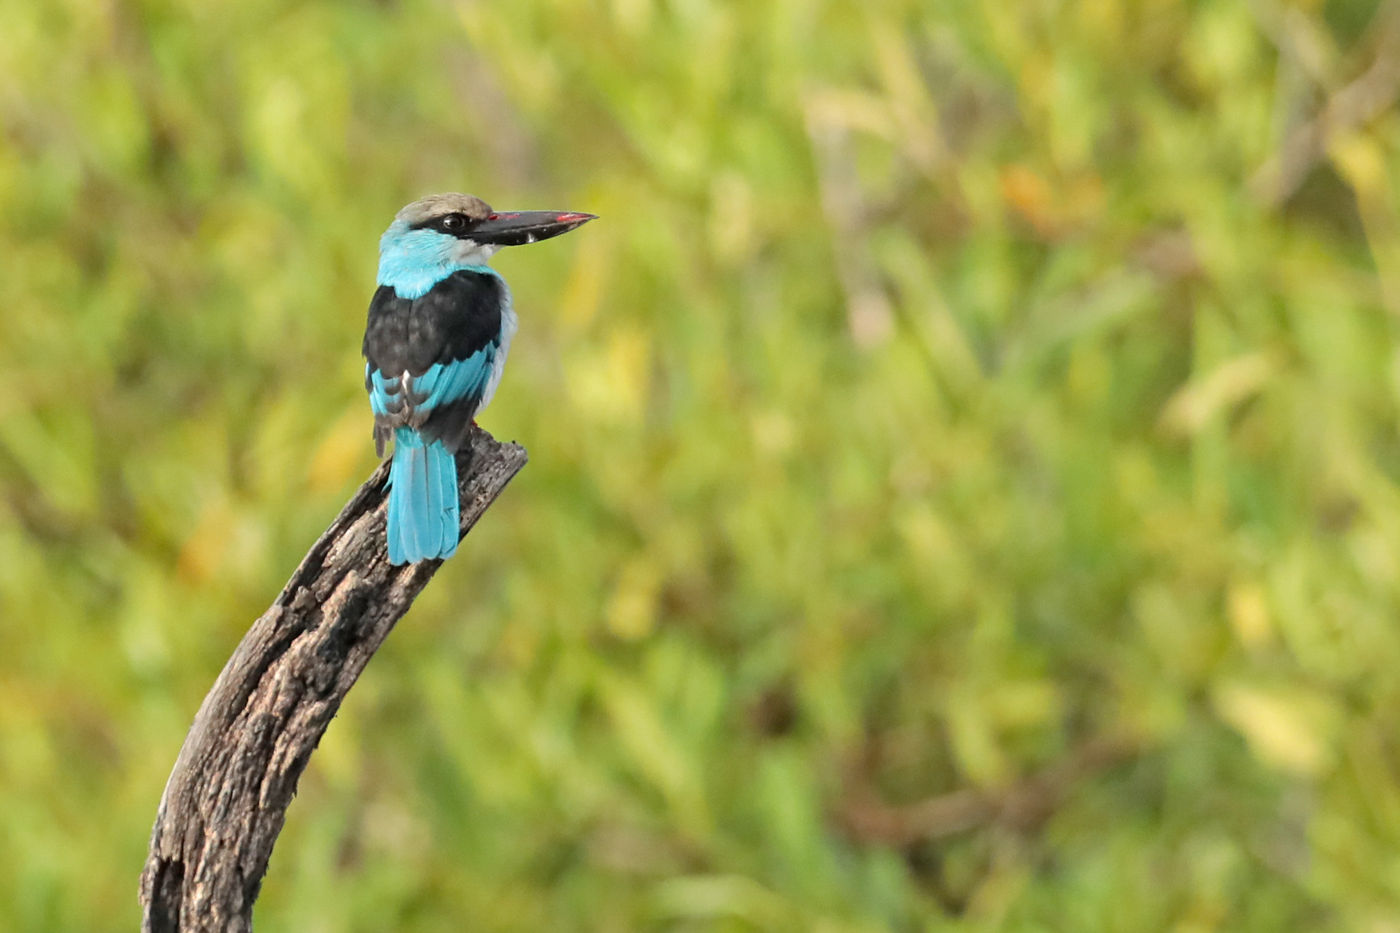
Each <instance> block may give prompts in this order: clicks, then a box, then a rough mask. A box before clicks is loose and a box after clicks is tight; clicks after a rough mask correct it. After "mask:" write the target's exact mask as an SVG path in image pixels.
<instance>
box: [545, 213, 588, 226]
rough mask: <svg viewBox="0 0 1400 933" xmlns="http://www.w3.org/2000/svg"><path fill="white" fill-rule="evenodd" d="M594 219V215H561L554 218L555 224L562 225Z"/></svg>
mask: <svg viewBox="0 0 1400 933" xmlns="http://www.w3.org/2000/svg"><path fill="white" fill-rule="evenodd" d="M592 219H593V215H592V214H560V215H559V216H558V217H556V218H554V222H555V223H560V224H571V223H575V222H577V221H580V220H592Z"/></svg>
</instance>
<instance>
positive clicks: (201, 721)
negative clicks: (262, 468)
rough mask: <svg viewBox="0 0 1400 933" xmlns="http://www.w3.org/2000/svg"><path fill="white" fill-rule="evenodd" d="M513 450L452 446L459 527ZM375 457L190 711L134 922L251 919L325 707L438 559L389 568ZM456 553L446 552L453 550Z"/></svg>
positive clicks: (180, 928) (491, 492)
mask: <svg viewBox="0 0 1400 933" xmlns="http://www.w3.org/2000/svg"><path fill="white" fill-rule="evenodd" d="M525 459H526V458H525V450H524V448H522V447H519V446H517V445H515V444H501V443H498V442H497V441H495V440H494V439H493V438H492V437H491V436H490V435H489V434H487V433H486V432H484V431H481V430H479V429H474V430H473V431H472V435H471V438H470V441H469V443H468V444H466V445H464V446H463V449H462V450H461V451H459V452H458V454H457V472H458V476H459V482H458V490H459V494H460V496H461V499H462V510H461V520H462V527H461V533H462V534H464V535H465V534H466V533H467V531H468V530H470V529H471V527H472V526H473V525H474V524H476V521H477V519H478V518H480V517H481V515H482V513H483V512H485V511H486V509H487V507H488V506H490V504H491V503H492V502H493V501H494V500H495V498H496V497H497V496H498V495H500V493H501V491H502V490H503V489H504V488H505V486H506V484H507V483H508V482H510V479H511V477H513V476H514V475H515V474H516V473H518V472H519V471H520V469H521V468H522V467H523V466H524V465H525ZM387 475H388V465H387V464H385V465H382V466H381V467H380V468H379V469H378V470H377V471H376V472H375V473H374V475H373V476H371V477H370V478H369V481H368V482H367V483H365V485H364V486H362V487H360V491H359V492H358V493H356V495H355V497H354V498H353V499H351V500H350V503H349V504H348V505H346V507H345V509H344V511H342V512H341V513H340V516H339V517H338V518H337V519H336V520H335V522H334V523H332V525H331V526H330V528H329V529H328V530H327V531H326V533H325V534H323V535H322V536H321V539H320V540H319V541H317V542H316V544H315V545H314V546H313V547H312V548H311V551H310V553H308V554H307V555H306V557H305V559H303V560H302V562H301V566H300V567H298V568H297V570H296V573H294V574H293V575H292V578H291V580H290V581H288V583H287V586H286V588H285V589H283V590H282V593H281V595H279V596H278V597H277V601H276V602H274V603H273V604H272V608H270V609H268V611H267V612H265V613H263V615H262V617H261V618H259V619H258V620H257V621H256V622H254V623H253V627H252V628H251V629H250V630H249V631H248V634H247V635H246V636H244V638H243V641H242V642H241V643H240V644H239V646H238V648H237V649H236V650H235V651H234V653H233V656H232V657H231V658H229V660H228V663H227V664H226V665H224V669H223V672H222V673H220V674H219V678H218V680H216V681H215V682H214V686H213V689H211V690H210V691H209V694H208V696H206V697H205V698H204V703H203V704H202V705H201V706H200V708H199V713H198V714H197V715H196V716H195V720H194V724H193V725H192V726H191V727H190V731H189V735H188V736H186V738H185V744H184V746H183V747H182V748H181V749H180V756H179V758H178V760H177V761H176V762H175V769H174V771H173V772H171V775H170V780H169V782H168V783H167V784H166V787H165V794H164V796H163V797H162V798H161V802H160V809H159V811H158V812H157V814H156V822H155V828H154V830H153V831H152V833H151V849H150V855H149V856H148V858H147V860H146V867H145V870H144V871H143V872H142V873H141V906H142V923H141V929H142V930H143V931H144V933H191V931H211V933H212V931H232V933H243V931H248V930H250V929H251V928H252V914H253V902H254V900H256V898H257V896H258V889H259V887H260V886H261V884H262V878H263V875H264V873H266V871H267V865H268V860H269V858H271V856H272V847H273V844H274V843H275V842H276V841H277V835H278V833H279V832H281V830H282V823H283V821H284V819H285V816H286V811H287V806H288V805H289V804H290V803H291V802H292V795H293V793H294V792H295V791H296V786H297V780H298V779H299V778H300V777H301V773H302V772H303V771H304V770H305V769H306V764H307V762H308V761H309V760H310V758H311V753H312V751H314V750H315V748H316V745H317V744H318V743H319V742H320V740H321V736H322V734H323V733H324V732H325V731H326V726H327V725H329V723H330V721H331V718H332V717H333V716H335V713H336V710H338V709H339V708H340V704H341V701H342V700H344V699H345V695H346V693H348V692H349V690H350V688H351V686H353V685H354V683H355V680H356V678H357V677H359V675H360V672H361V671H362V670H364V667H365V665H366V664H367V663H369V659H370V658H371V657H372V656H373V655H374V652H375V651H376V650H377V649H378V648H379V646H380V645H381V644H382V643H383V641H384V639H385V637H386V636H387V635H388V634H389V631H390V629H392V628H393V627H394V623H395V622H397V621H398V620H399V617H401V616H402V615H403V614H404V613H405V612H407V611H408V607H409V606H410V605H411V604H412V603H413V600H414V597H416V596H417V595H418V593H419V591H421V590H422V589H423V587H424V586H425V585H426V584H427V582H428V580H429V579H430V578H431V577H432V575H433V574H434V573H435V572H436V571H437V569H438V566H439V564H440V563H441V562H440V561H425V562H423V563H419V564H410V565H408V566H404V567H393V566H390V565H389V563H388V560H387V558H386V555H385V551H384V508H383V506H384V499H385V485H384V482H385V479H386V477H387ZM459 560H460V558H459Z"/></svg>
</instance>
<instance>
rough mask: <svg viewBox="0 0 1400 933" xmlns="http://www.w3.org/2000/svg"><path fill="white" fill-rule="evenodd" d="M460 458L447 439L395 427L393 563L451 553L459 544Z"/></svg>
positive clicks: (391, 501)
mask: <svg viewBox="0 0 1400 933" xmlns="http://www.w3.org/2000/svg"><path fill="white" fill-rule="evenodd" d="M457 524H458V522H457V462H456V460H454V459H453V457H452V452H451V451H450V450H448V449H447V448H446V447H444V446H443V444H442V441H433V442H431V443H427V444H425V443H424V442H423V438H422V437H421V436H420V435H419V434H418V432H417V431H415V430H413V429H412V428H399V429H398V430H397V431H396V432H394V459H393V462H392V463H391V464H390V466H389V516H388V528H387V531H388V535H387V537H388V543H389V563H391V564H407V563H413V562H415V561H420V560H430V559H433V558H438V557H451V556H452V554H453V553H454V552H455V551H456V550H457Z"/></svg>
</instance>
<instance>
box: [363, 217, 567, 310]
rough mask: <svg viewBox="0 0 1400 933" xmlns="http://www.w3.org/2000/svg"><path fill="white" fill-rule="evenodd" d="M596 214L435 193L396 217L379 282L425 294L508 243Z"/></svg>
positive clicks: (534, 239)
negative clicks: (496, 206)
mask: <svg viewBox="0 0 1400 933" xmlns="http://www.w3.org/2000/svg"><path fill="white" fill-rule="evenodd" d="M593 219H594V215H593V214H580V213H577V212H569V211H493V210H492V209H491V206H490V205H489V204H487V203H486V202H485V201H483V200H481V199H480V198H477V197H473V196H472V195H469V194H456V193H451V194H434V195H429V196H428V197H426V198H422V199H420V200H417V201H414V202H413V203H412V204H409V205H408V206H407V207H405V208H404V209H403V210H401V211H399V212H398V214H397V215H396V216H395V217H394V222H393V223H391V224H390V225H389V229H388V230H385V231H384V235H383V236H382V237H380V240H379V284H381V285H393V286H395V289H396V290H397V291H398V293H399V294H400V295H401V296H403V297H417V296H416V295H414V294H412V293H413V292H417V293H418V294H423V293H426V292H427V290H428V289H430V288H432V286H433V284H435V283H436V282H437V281H438V279H440V278H442V277H443V276H444V275H447V274H450V273H451V272H452V271H454V270H456V269H467V268H480V267H483V266H485V265H486V263H487V260H489V259H490V258H491V257H492V256H493V255H494V254H495V253H496V251H497V250H499V249H500V248H501V247H503V246H523V245H525V244H528V243H538V242H539V241H540V240H547V239H549V238H550V237H555V236H558V235H559V234H561V233H568V232H569V231H570V230H572V229H574V228H575V227H577V226H579V225H581V224H585V223H587V222H588V221H590V220H593Z"/></svg>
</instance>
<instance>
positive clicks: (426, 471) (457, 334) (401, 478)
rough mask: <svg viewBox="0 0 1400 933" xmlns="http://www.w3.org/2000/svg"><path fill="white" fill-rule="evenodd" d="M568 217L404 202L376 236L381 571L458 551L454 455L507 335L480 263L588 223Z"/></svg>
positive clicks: (494, 285) (374, 377)
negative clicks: (384, 498)
mask: <svg viewBox="0 0 1400 933" xmlns="http://www.w3.org/2000/svg"><path fill="white" fill-rule="evenodd" d="M595 219H596V215H594V214H584V213H579V212H576V211H495V210H492V209H491V207H490V205H488V204H487V203H486V202H485V201H483V200H481V199H480V198H477V197H474V196H473V195H469V194H460V193H456V192H452V193H447V194H434V195H430V196H429V197H426V198H421V199H419V200H417V201H414V202H413V203H412V204H409V205H407V206H406V207H404V208H403V209H402V210H400V211H399V212H398V213H397V214H396V215H395V216H394V221H393V223H391V224H389V228H388V229H387V230H385V231H384V235H383V236H382V237H380V240H379V273H378V279H377V283H376V284H377V286H378V287H377V288H376V289H375V292H374V297H373V298H372V299H371V300H370V304H369V319H368V321H367V323H366V325H365V339H364V357H365V389H366V390H367V391H368V392H369V401H370V408H371V410H372V411H373V413H374V444H375V451H376V452H377V453H378V455H379V456H380V457H383V456H384V450H385V446H386V445H387V444H388V443H389V441H391V440H392V441H393V444H394V450H393V459H392V460H391V462H390V465H389V508H388V515H387V519H386V529H385V531H386V534H385V537H386V544H387V549H388V557H389V563H391V564H394V565H402V564H411V563H416V562H418V561H423V560H433V559H439V558H446V557H450V556H452V554H453V553H454V552H455V551H456V550H457V538H458V500H457V462H456V459H455V457H454V454H455V453H456V451H457V449H458V448H459V447H460V446H461V445H462V444H463V443H464V442H465V440H466V438H467V435H468V432H469V431H470V429H471V426H472V425H473V424H475V420H476V416H477V414H479V413H480V412H481V410H482V409H483V408H485V407H486V405H487V403H488V402H490V401H491V397H492V396H493V395H495V393H496V387H497V385H499V384H500V381H501V374H502V372H503V371H504V370H505V365H506V354H507V353H509V352H510V342H511V338H512V337H513V336H514V335H515V330H516V323H517V322H516V314H515V310H514V308H513V307H512V305H511V295H510V289H509V288H508V287H507V286H506V283H505V280H504V279H503V278H501V276H500V274H499V273H498V272H496V271H495V270H494V269H492V268H491V267H490V266H489V265H487V262H488V261H489V260H490V259H491V257H492V255H494V254H495V253H496V251H497V250H499V249H501V248H502V247H505V246H522V245H525V244H528V243H538V242H539V241H541V240H547V239H549V238H551V237H556V236H558V235H560V234H561V233H567V232H568V231H570V230H573V229H574V228H576V227H578V226H580V225H582V224H585V223H587V222H588V221H590V220H595Z"/></svg>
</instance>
